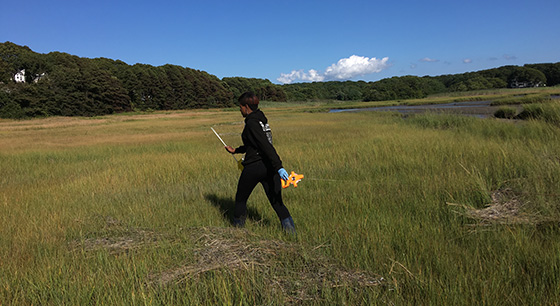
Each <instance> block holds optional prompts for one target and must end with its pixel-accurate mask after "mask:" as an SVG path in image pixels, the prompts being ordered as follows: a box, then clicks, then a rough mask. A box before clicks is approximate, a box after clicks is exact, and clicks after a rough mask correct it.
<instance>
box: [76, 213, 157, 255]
mask: <svg viewBox="0 0 560 306" xmlns="http://www.w3.org/2000/svg"><path fill="white" fill-rule="evenodd" d="M105 222H106V223H105V227H104V230H107V231H110V232H112V233H114V234H115V235H114V236H113V235H106V236H104V237H94V238H87V239H84V240H80V241H72V242H71V243H70V247H71V249H73V250H84V251H86V252H90V251H96V250H107V251H108V252H109V253H110V254H113V255H117V254H122V253H128V252H130V251H132V250H136V249H141V248H145V247H150V246H153V245H154V244H156V243H157V242H158V241H160V240H161V239H162V238H163V237H162V235H160V234H158V233H156V232H153V231H150V230H144V229H138V228H128V227H126V226H124V225H123V224H122V222H120V221H119V220H117V219H114V218H113V217H110V216H107V217H106V218H105Z"/></svg>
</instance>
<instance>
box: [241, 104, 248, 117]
mask: <svg viewBox="0 0 560 306" xmlns="http://www.w3.org/2000/svg"><path fill="white" fill-rule="evenodd" d="M248 108H249V105H248V104H245V105H241V104H239V111H240V112H241V115H242V116H243V117H247V115H248V114H249V113H248Z"/></svg>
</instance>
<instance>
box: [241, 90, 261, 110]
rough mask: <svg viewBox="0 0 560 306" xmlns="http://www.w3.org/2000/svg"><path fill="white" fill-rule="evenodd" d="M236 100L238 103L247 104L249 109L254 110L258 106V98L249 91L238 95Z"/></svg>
mask: <svg viewBox="0 0 560 306" xmlns="http://www.w3.org/2000/svg"><path fill="white" fill-rule="evenodd" d="M238 101H239V104H240V105H249V108H250V109H251V110H256V109H257V108H259V98H257V96H256V95H255V94H254V93H252V92H250V91H248V92H246V93H243V94H242V95H241V96H239V99H238Z"/></svg>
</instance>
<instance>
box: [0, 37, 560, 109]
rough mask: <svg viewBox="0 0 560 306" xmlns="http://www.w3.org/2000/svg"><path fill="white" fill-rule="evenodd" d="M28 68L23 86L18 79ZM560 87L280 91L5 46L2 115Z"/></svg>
mask: <svg viewBox="0 0 560 306" xmlns="http://www.w3.org/2000/svg"><path fill="white" fill-rule="evenodd" d="M22 70H24V71H25V75H19V76H20V77H23V80H21V81H20V82H16V81H15V78H16V75H17V74H18V73H19V72H20V71H22ZM558 84H560V63H550V64H531V65H525V66H523V67H520V66H504V67H500V68H495V69H489V70H483V71H478V72H470V73H464V74H455V75H443V76H436V77H430V76H425V77H416V76H403V77H393V78H389V79H383V80H380V81H377V82H364V81H358V82H354V81H345V82H315V83H297V84H286V85H277V84H273V83H272V82H270V81H269V80H265V79H256V78H242V77H231V78H223V79H222V80H220V79H219V78H217V77H216V76H213V75H211V74H208V73H206V72H204V71H199V70H194V69H190V68H184V67H180V66H176V65H164V66H159V67H154V66H151V65H144V64H135V65H128V64H126V63H124V62H122V61H119V60H111V59H107V58H96V59H89V58H81V57H77V56H73V55H69V54H66V53H61V52H51V53H48V54H40V53H36V52H33V51H32V50H31V49H29V48H28V47H25V46H18V45H16V44H13V43H11V42H5V43H0V117H1V118H27V117H37V116H95V115H104V114H112V113H118V112H128V111H137V110H138V111H146V110H172V109H189V108H214V107H231V106H234V105H235V97H238V96H239V95H240V94H241V93H242V92H245V91H253V92H255V93H256V94H257V95H258V96H259V98H260V99H261V100H268V101H279V102H282V101H311V100H342V101H346V100H361V101H382V100H394V99H408V98H423V97H426V96H427V95H430V94H434V93H443V92H453V91H467V90H479V89H491V88H505V87H527V86H544V85H547V86H554V85H558Z"/></svg>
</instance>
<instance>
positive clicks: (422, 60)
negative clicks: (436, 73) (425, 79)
mask: <svg viewBox="0 0 560 306" xmlns="http://www.w3.org/2000/svg"><path fill="white" fill-rule="evenodd" d="M420 61H421V62H426V63H436V62H439V60H438V59H433V58H429V57H424V58H423V59H420Z"/></svg>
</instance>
